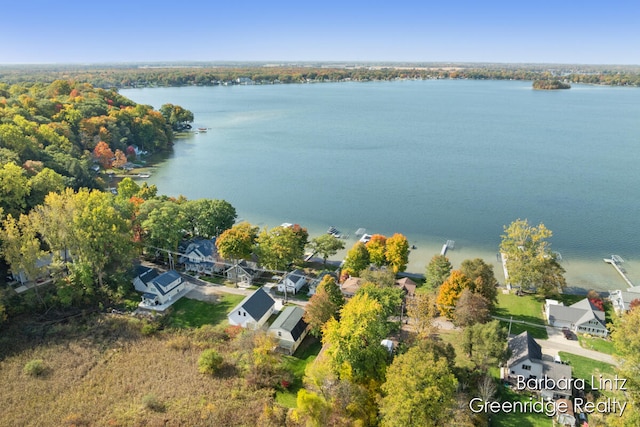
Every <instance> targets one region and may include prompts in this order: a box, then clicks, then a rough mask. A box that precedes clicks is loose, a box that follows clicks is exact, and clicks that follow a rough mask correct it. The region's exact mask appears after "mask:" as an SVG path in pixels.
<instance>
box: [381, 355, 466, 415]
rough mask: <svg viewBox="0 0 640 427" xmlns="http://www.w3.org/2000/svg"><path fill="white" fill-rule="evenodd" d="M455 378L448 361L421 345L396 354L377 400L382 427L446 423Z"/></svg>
mask: <svg viewBox="0 0 640 427" xmlns="http://www.w3.org/2000/svg"><path fill="white" fill-rule="evenodd" d="M457 386H458V381H457V379H456V377H455V376H454V374H453V373H452V372H451V370H450V368H449V364H448V361H447V360H446V359H445V358H443V357H439V356H438V355H437V354H435V353H434V352H432V351H430V350H429V349H428V348H426V347H423V346H415V347H411V348H410V349H409V351H407V352H406V353H404V354H401V355H399V356H396V358H395V359H394V361H393V363H392V364H391V366H389V368H388V369H387V374H386V382H385V383H384V384H383V385H382V392H383V398H382V401H381V402H380V414H381V415H382V422H381V425H382V426H388V427H396V426H397V427H405V426H427V427H428V426H434V427H435V426H444V425H449V422H450V416H451V413H452V409H453V407H454V404H455V395H456V388H457Z"/></svg>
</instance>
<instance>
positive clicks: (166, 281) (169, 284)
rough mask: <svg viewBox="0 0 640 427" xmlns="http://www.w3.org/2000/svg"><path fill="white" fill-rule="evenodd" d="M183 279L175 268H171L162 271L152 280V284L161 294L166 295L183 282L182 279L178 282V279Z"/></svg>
mask: <svg viewBox="0 0 640 427" xmlns="http://www.w3.org/2000/svg"><path fill="white" fill-rule="evenodd" d="M178 279H182V277H181V276H180V275H179V274H178V272H177V271H175V270H169V271H167V272H165V273H162V274H161V275H159V276H158V277H156V278H155V279H153V280H152V281H151V284H152V285H153V286H154V287H155V288H156V289H157V290H158V292H160V294H161V295H165V294H167V293H169V292H171V291H172V290H174V289H175V288H176V287H178V286H179V285H180V283H182V280H179V281H178V282H176V280H178Z"/></svg>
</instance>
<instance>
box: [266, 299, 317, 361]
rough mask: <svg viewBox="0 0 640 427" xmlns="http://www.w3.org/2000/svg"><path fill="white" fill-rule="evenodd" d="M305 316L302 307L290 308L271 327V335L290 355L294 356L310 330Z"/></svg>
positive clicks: (283, 311) (285, 309) (286, 308)
mask: <svg viewBox="0 0 640 427" xmlns="http://www.w3.org/2000/svg"><path fill="white" fill-rule="evenodd" d="M303 316H304V310H303V309H302V308H301V307H298V306H288V307H285V308H284V310H282V312H281V313H280V315H279V316H278V317H277V318H276V320H275V321H274V322H273V324H272V325H271V327H269V335H271V336H274V337H275V338H277V339H278V347H279V348H280V349H282V350H284V351H285V352H287V353H288V354H293V353H294V352H295V351H296V349H297V348H298V346H299V345H300V343H301V342H302V340H303V339H304V337H306V336H307V331H308V328H307V323H306V322H305V321H304V319H303Z"/></svg>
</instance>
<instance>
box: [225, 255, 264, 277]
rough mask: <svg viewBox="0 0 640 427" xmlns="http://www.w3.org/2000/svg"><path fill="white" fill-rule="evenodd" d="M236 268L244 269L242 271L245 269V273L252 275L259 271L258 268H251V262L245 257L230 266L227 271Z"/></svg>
mask: <svg viewBox="0 0 640 427" xmlns="http://www.w3.org/2000/svg"><path fill="white" fill-rule="evenodd" d="M234 268H237V269H239V270H242V271H244V272H245V273H247V274H249V275H251V276H255V274H256V272H257V271H256V269H254V268H251V267H250V266H249V263H247V261H246V260H244V259H243V260H242V261H240V262H239V263H237V264H235V265H233V266H231V267H229V268H228V269H227V270H226V271H229V270H233V269H234Z"/></svg>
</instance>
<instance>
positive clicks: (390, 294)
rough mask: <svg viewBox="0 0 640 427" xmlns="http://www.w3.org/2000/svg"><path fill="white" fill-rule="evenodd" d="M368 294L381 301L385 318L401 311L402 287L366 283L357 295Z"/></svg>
mask: <svg viewBox="0 0 640 427" xmlns="http://www.w3.org/2000/svg"><path fill="white" fill-rule="evenodd" d="M358 294H366V295H367V296H368V297H369V298H372V299H374V300H376V301H378V302H379V303H380V305H381V306H382V308H383V310H384V315H385V318H388V317H389V316H392V315H394V314H396V313H399V312H400V308H401V307H402V297H403V296H404V293H403V292H402V289H400V288H398V287H395V286H381V285H377V284H375V283H365V284H364V285H362V286H361V287H360V289H358V291H357V292H356V295H358Z"/></svg>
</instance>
